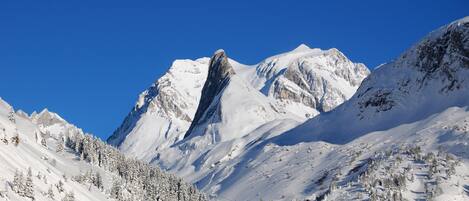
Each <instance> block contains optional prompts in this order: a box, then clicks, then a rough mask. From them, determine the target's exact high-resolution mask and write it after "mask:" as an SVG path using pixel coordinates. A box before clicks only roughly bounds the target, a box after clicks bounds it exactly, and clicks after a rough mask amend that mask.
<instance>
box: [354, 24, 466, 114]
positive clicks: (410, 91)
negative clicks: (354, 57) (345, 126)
mask: <svg viewBox="0 0 469 201" xmlns="http://www.w3.org/2000/svg"><path fill="white" fill-rule="evenodd" d="M382 68H384V69H382ZM382 68H380V69H377V70H376V71H377V73H375V74H372V75H371V76H370V77H369V79H367V80H365V81H364V83H363V85H362V87H360V89H359V90H358V92H357V97H358V98H359V100H360V101H359V102H358V104H359V105H360V107H361V108H362V111H364V109H365V108H375V110H376V111H377V112H380V111H387V110H391V109H392V108H393V106H399V105H405V104H408V102H406V100H404V99H406V98H405V97H408V96H415V95H416V94H420V93H432V95H433V94H435V95H438V96H440V95H445V94H446V95H449V94H450V93H452V92H453V91H459V90H461V89H462V90H467V88H468V86H467V82H468V81H467V76H466V75H467V73H468V70H469V18H467V17H466V18H464V19H462V20H459V21H457V22H454V23H452V24H450V25H448V26H445V27H442V28H440V29H438V30H436V31H434V32H432V33H430V34H429V35H428V36H427V37H425V38H424V39H423V40H422V41H420V42H419V43H418V44H416V45H414V46H413V47H412V48H410V49H409V50H408V51H406V52H405V53H404V54H402V55H401V56H400V57H399V58H398V59H397V60H396V61H395V62H393V63H390V64H387V65H385V66H383V67H382ZM390 71H405V72H404V73H400V74H399V75H398V76H395V77H394V78H393V79H392V80H391V79H387V81H386V82H383V81H382V80H383V78H384V76H389V75H391V74H396V73H394V72H390ZM386 73H387V75H385V74H386ZM379 82H382V84H378V83H379ZM372 85H377V86H380V87H375V86H372ZM463 88H466V89H463ZM427 96H428V95H427ZM422 98H424V97H422ZM416 104H417V103H416Z"/></svg>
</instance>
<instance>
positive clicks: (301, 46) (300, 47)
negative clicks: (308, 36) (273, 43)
mask: <svg viewBox="0 0 469 201" xmlns="http://www.w3.org/2000/svg"><path fill="white" fill-rule="evenodd" d="M310 49H311V48H310V47H308V46H307V45H305V44H304V43H302V44H300V45H299V46H298V47H296V48H295V49H293V50H292V52H302V51H306V50H310Z"/></svg>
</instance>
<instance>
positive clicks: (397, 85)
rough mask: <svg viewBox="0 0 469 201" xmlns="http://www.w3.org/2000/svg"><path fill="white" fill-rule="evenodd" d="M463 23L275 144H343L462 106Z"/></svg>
mask: <svg viewBox="0 0 469 201" xmlns="http://www.w3.org/2000/svg"><path fill="white" fill-rule="evenodd" d="M465 19H467V18H464V19H463V20H460V21H458V22H457V23H452V24H450V25H448V26H445V27H443V28H440V29H438V30H440V31H436V32H432V33H431V34H430V35H429V36H427V37H425V38H424V39H423V40H422V41H421V42H419V43H418V44H416V45H414V46H413V47H412V48H410V49H409V50H408V51H406V52H405V53H404V54H402V55H401V56H400V57H399V58H398V59H397V60H396V61H394V62H391V63H388V64H385V65H383V66H382V67H380V68H378V69H376V70H375V71H373V73H372V74H371V75H370V76H369V77H368V78H366V79H365V80H364V81H363V83H362V85H361V86H360V88H359V89H358V91H357V93H356V94H355V95H354V96H353V97H352V98H351V99H350V100H349V101H347V102H346V103H345V104H343V105H341V106H340V107H338V108H336V109H335V110H333V111H331V112H330V113H326V114H324V115H321V116H319V117H318V118H315V119H312V120H310V121H308V122H306V123H304V125H302V126H299V127H298V128H296V129H295V130H293V131H292V132H291V133H292V135H295V136H296V137H295V138H290V137H287V136H286V135H285V138H284V139H279V141H282V142H283V143H298V142H300V141H311V140H325V141H329V142H332V143H344V142H347V141H350V140H353V139H354V138H355V137H357V136H360V135H363V134H366V133H368V132H371V131H377V130H386V129H389V128H392V127H395V126H398V125H400V124H403V123H409V122H413V121H416V120H419V119H422V118H425V117H427V116H429V115H432V114H435V113H439V112H441V111H443V110H445V109H446V108H448V107H451V106H460V107H461V106H467V105H468V104H469V96H467V94H468V93H469V83H468V80H467V78H468V77H469V63H468V62H467V60H468V59H469V51H468V49H469V48H468V46H469V42H468V40H469V39H468V38H469V23H468V22H467V20H465ZM441 30H444V31H441ZM396 117H399V118H396ZM351 125H352V126H351ZM313 128H314V129H313ZM297 133H302V134H303V135H302V136H301V137H298V135H297Z"/></svg>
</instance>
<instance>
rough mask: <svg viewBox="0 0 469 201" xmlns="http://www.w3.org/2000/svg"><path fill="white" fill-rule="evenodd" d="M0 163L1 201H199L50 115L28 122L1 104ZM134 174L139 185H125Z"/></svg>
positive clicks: (177, 182) (187, 188) (168, 178)
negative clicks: (137, 173) (157, 200)
mask: <svg viewBox="0 0 469 201" xmlns="http://www.w3.org/2000/svg"><path fill="white" fill-rule="evenodd" d="M0 160H1V161H2V163H1V165H0V172H1V174H0V175H1V176H0V182H1V185H0V200H5V201H7V200H8V201H10V200H12V201H16V200H18V201H23V200H25V201H26V200H38V201H50V200H63V201H74V200H80V201H82V200H83V201H87V200H90V201H91V200H96V201H97V200H111V201H112V200H154V199H155V198H156V197H159V198H160V199H164V200H205V198H204V195H203V194H200V193H198V192H197V190H196V189H195V188H194V187H192V186H191V185H188V184H186V183H184V182H182V180H181V179H178V178H176V177H174V176H172V175H169V174H166V173H163V172H161V171H160V170H159V169H158V168H153V167H150V166H148V165H146V164H145V163H143V162H139V161H136V160H133V159H128V158H125V157H124V156H123V155H122V154H120V153H119V152H118V151H117V150H116V149H114V148H112V147H111V146H109V145H107V144H105V143H104V142H102V141H101V140H99V139H97V138H95V137H92V136H91V135H89V134H84V133H83V131H82V130H81V129H79V128H77V127H75V126H74V125H72V124H69V123H68V122H66V121H65V120H64V119H62V118H61V117H60V116H59V115H57V114H56V113H53V112H50V111H48V110H47V109H45V110H43V111H42V112H40V113H33V114H32V115H31V117H29V116H27V115H25V113H24V112H22V111H20V110H18V111H16V112H15V111H14V109H13V107H11V106H10V105H9V104H8V103H6V102H5V101H3V100H1V99H0ZM124 166H129V167H126V168H125V169H126V171H125V172H120V171H118V170H119V169H121V170H122V168H123V167H124ZM137 171H138V172H139V173H140V176H139V178H140V179H146V180H145V182H144V183H143V184H140V185H137V183H136V181H138V182H141V181H142V180H140V179H138V180H136V179H132V180H131V179H129V178H130V176H135V175H133V174H135V172H137ZM145 171H148V173H150V172H151V173H152V176H149V174H148V175H146V173H145ZM132 172H133V173H132ZM142 173H143V174H142ZM156 181H157V182H156ZM117 184H118V185H117ZM141 185H144V186H145V187H146V190H145V188H144V187H143V186H141ZM176 186H177V188H176ZM155 187H156V188H155ZM175 189H179V190H175Z"/></svg>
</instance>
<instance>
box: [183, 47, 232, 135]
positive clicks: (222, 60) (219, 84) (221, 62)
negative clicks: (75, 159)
mask: <svg viewBox="0 0 469 201" xmlns="http://www.w3.org/2000/svg"><path fill="white" fill-rule="evenodd" d="M234 74H235V72H234V70H233V67H232V66H231V64H230V63H229V61H228V57H227V56H226V53H225V51H224V50H222V49H219V50H217V51H215V54H214V55H213V56H212V58H211V59H210V62H209V66H208V76H207V80H206V81H205V84H204V87H203V88H202V93H201V94H202V96H201V98H200V102H199V106H198V107H197V111H196V113H195V116H194V119H193V121H192V124H191V126H190V127H189V130H188V131H187V132H186V134H185V136H184V138H186V137H187V136H189V134H190V132H191V131H192V129H193V127H194V126H195V125H197V124H198V123H199V121H201V120H202V119H203V116H207V114H205V113H206V110H207V109H208V108H209V106H210V104H211V103H212V102H213V101H214V99H215V98H216V96H217V95H218V94H219V93H220V92H221V91H222V90H223V89H224V88H225V86H226V85H228V82H229V80H230V78H231V76H232V75H234ZM207 112H208V111H207ZM212 112H213V111H212Z"/></svg>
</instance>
